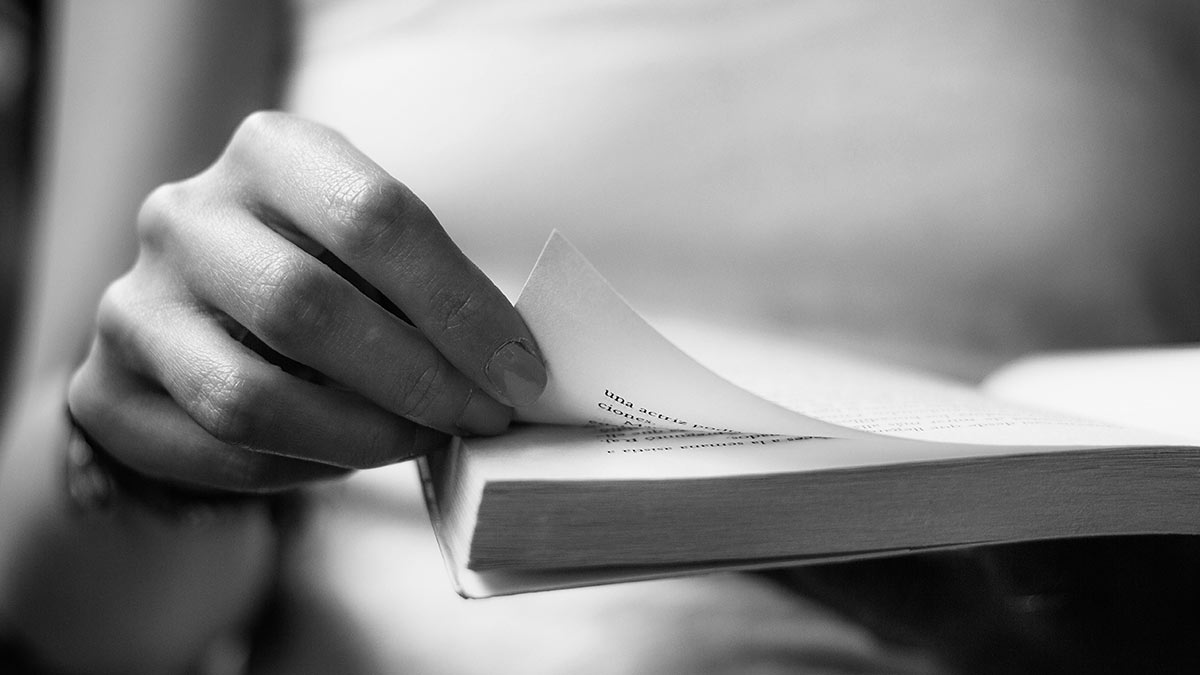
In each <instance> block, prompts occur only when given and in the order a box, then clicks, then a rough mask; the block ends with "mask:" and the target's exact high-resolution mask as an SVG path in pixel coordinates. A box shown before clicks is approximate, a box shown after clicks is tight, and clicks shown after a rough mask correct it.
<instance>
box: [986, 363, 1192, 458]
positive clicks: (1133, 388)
mask: <svg viewBox="0 0 1200 675" xmlns="http://www.w3.org/2000/svg"><path fill="white" fill-rule="evenodd" d="M983 386H984V389H985V390H986V391H987V392H988V393H989V394H991V395H993V396H996V397H998V398H1005V399H1008V400H1012V401H1020V402H1023V403H1025V404H1027V405H1036V406H1038V407H1040V408H1045V409H1046V410H1058V411H1061V412H1064V413H1068V414H1072V415H1079V416H1081V417H1093V418H1096V419H1105V420H1110V421H1113V422H1119V423H1121V424H1124V425H1127V426H1130V427H1136V428H1144V429H1151V430H1154V431H1157V432H1161V433H1166V434H1171V435H1172V436H1177V437H1179V438H1180V439H1183V440H1186V441H1189V442H1191V443H1200V348H1197V347H1195V346H1191V345H1189V346H1178V347H1150V348H1144V349H1113V350H1105V351H1091V352H1073V353H1061V354H1046V355H1041V356H1036V357H1029V358H1025V359H1022V360H1020V361H1017V362H1015V363H1013V364H1011V365H1009V366H1008V367H1006V368H1003V369H1001V370H999V371H997V372H996V373H994V374H993V375H992V376H991V377H989V378H988V379H987V381H986V382H985V383H984V385H983Z"/></svg>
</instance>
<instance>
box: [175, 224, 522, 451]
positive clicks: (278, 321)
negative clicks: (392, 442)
mask: <svg viewBox="0 0 1200 675" xmlns="http://www.w3.org/2000/svg"><path fill="white" fill-rule="evenodd" d="M206 216H207V217H206V222H205V223H204V226H202V227H201V226H190V227H188V226H184V227H179V228H177V231H176V233H175V235H174V236H175V237H176V240H175V241H174V242H173V243H172V246H174V247H175V248H176V249H177V250H175V251H173V258H174V259H175V261H176V269H177V271H178V272H179V273H180V274H181V275H182V276H183V277H184V282H185V283H186V285H187V286H188V288H189V289H190V290H191V292H192V293H194V294H195V295H196V296H197V299H199V300H200V301H202V302H204V303H206V304H207V305H208V306H210V307H212V308H215V309H216V310H219V311H220V312H222V313H224V314H227V315H229V316H230V317H232V319H233V320H234V321H236V322H237V323H238V324H239V325H241V326H243V327H245V328H246V329H248V330H249V331H250V332H251V333H252V334H254V335H255V336H256V337H258V338H259V339H260V340H262V341H263V342H265V343H266V344H267V345H268V346H269V347H271V348H272V349H274V350H275V351H277V352H279V353H281V354H283V355H284V356H286V357H288V358H289V359H292V360H294V361H298V362H300V363H302V364H304V365H306V366H309V367H311V368H313V369H316V370H317V371H319V372H320V373H322V374H323V375H325V376H327V377H329V378H332V379H333V380H335V381H336V382H338V383H340V384H341V385H343V386H344V387H346V388H348V389H351V390H353V391H355V392H358V393H360V394H362V395H363V396H365V397H366V398H367V399H370V401H372V402H374V403H375V404H377V405H378V406H379V407H381V408H382V409H383V410H386V411H388V412H390V413H393V414H394V415H395V416H400V417H403V418H406V419H408V420H411V421H413V422H416V423H417V424H420V425H423V426H428V427H433V428H436V429H439V430H441V431H444V432H446V433H451V434H459V435H463V434H496V433H499V432H501V431H503V430H504V429H505V428H506V427H507V426H508V423H509V420H510V417H511V412H510V410H509V409H508V408H506V407H504V406H503V405H501V404H500V403H497V402H496V401H495V400H493V399H492V398H491V397H489V396H487V395H486V394H484V393H482V392H480V391H478V387H477V386H476V385H475V384H474V383H473V382H471V381H470V380H469V379H467V378H466V377H465V376H464V375H463V374H462V373H460V372H459V371H458V370H457V369H456V368H455V367H454V366H453V365H452V364H450V362H449V361H447V360H446V358H445V357H444V356H443V355H442V354H441V353H440V352H439V351H438V350H437V349H436V348H435V347H434V346H433V345H432V344H431V343H430V342H429V341H428V340H427V339H425V337H424V336H423V335H422V334H421V333H420V332H419V331H418V330H417V329H415V328H413V327H412V326H410V325H408V324H406V323H405V322H403V321H401V320H400V319H398V318H396V317H395V316H393V315H392V314H390V313H389V312H387V311H386V310H385V309H383V308H382V307H381V306H380V305H378V304H376V303H375V302H372V301H371V300H370V299H368V298H367V297H366V296H365V295H363V294H362V293H360V292H359V291H358V290H357V289H356V288H354V286H353V285H351V283H350V282H349V281H347V280H346V279H344V278H342V277H341V276H339V275H338V274H336V273H335V272H334V271H333V270H331V269H330V268H329V267H327V266H326V265H324V264H322V263H321V262H320V261H318V260H317V259H315V258H313V257H312V256H310V255H308V254H307V253H305V252H304V251H302V250H301V249H299V248H297V247H295V246H293V245H291V244H290V243H288V242H287V241H284V240H282V239H281V238H280V237H279V236H278V235H277V234H276V233H274V232H272V231H271V230H269V229H267V228H266V227H265V226H263V225H262V224H261V223H259V222H257V221H255V220H254V219H252V218H250V217H249V215H248V214H245V213H244V212H240V211H227V212H211V211H210V212H208V213H207V214H206ZM216 257H219V258H220V259H221V260H222V265H221V266H220V267H219V268H218V267H214V266H213V265H211V264H208V261H209V260H212V259H214V258H216ZM220 338H221V336H210V337H208V338H206V339H205V340H204V341H202V343H201V344H198V345H197V346H196V349H197V350H199V349H202V348H204V347H208V348H210V349H211V345H215V344H220V343H221V339H220ZM224 341H225V342H229V340H228V338H225V340H224ZM236 351H242V352H244V351H245V350H235V351H234V352H230V351H229V350H228V349H227V350H226V353H225V354H222V355H221V357H222V358H223V359H224V363H229V362H230V361H231V358H232V355H233V353H236ZM177 356H178V357H179V358H186V357H187V352H186V351H185V352H181V353H179V354H178V355H177ZM245 368H246V372H252V371H251V370H250V369H249V367H248V366H245ZM199 384H200V385H204V384H205V383H199ZM209 384H211V383H209ZM203 390H204V388H203V386H201V390H200V391H199V392H197V393H202V392H203ZM331 391H334V390H327V389H326V388H323V387H316V386H314V385H308V384H307V383H305V386H297V387H296V391H295V395H297V396H305V397H308V398H306V399H305V400H314V399H318V398H321V397H324V398H328V397H329V396H330V395H331V393H330V392H331ZM185 393H186V392H185ZM339 396H344V394H339ZM177 398H179V396H177ZM372 407H374V406H372ZM378 412H382V411H378Z"/></svg>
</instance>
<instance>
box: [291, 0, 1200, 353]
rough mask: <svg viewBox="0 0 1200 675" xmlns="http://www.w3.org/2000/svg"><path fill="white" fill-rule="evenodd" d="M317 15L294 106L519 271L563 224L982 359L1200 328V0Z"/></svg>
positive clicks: (670, 291)
mask: <svg viewBox="0 0 1200 675" xmlns="http://www.w3.org/2000/svg"><path fill="white" fill-rule="evenodd" d="M368 17H369V19H368ZM299 28H300V30H299V39H298V42H297V46H296V59H295V67H294V69H293V71H292V78H291V80H290V86H289V89H288V92H289V93H288V96H287V98H286V102H285V105H286V107H288V108H290V109H292V110H296V111H298V112H300V113H302V114H304V115H307V116H310V117H313V118H315V119H318V120H321V121H324V122H326V123H328V124H330V125H332V126H334V127H336V128H338V129H340V130H342V131H343V132H344V133H346V134H347V135H348V136H349V137H350V138H351V139H352V140H353V141H355V142H356V143H358V144H360V145H361V146H362V147H363V148H364V149H365V150H366V151H367V152H368V154H370V155H372V156H373V157H375V158H376V159H377V160H378V161H379V162H380V163H382V164H383V165H384V166H385V167H386V168H388V169H389V170H390V171H392V172H393V173H394V174H395V175H396V176H399V177H400V178H401V179H402V180H404V181H406V182H407V183H408V184H409V185H410V186H411V187H413V189H414V190H415V191H416V192H417V193H418V194H419V195H422V196H423V197H424V199H425V200H426V201H427V202H428V203H429V204H430V205H431V206H432V207H433V209H434V211H435V212H436V213H438V214H439V216H440V217H441V218H442V220H443V222H444V224H445V225H446V227H447V228H448V229H449V230H450V231H451V233H452V234H454V235H455V236H456V237H457V238H458V239H459V240H460V242H461V244H462V245H463V246H464V248H466V249H467V251H468V252H469V253H470V254H471V255H472V256H473V257H474V258H475V259H476V260H477V261H478V262H479V263H480V264H481V265H482V266H483V267H484V269H485V270H487V271H489V272H490V273H491V274H493V276H494V277H496V278H497V279H498V280H499V281H500V282H501V284H502V285H503V286H505V287H506V288H508V289H517V288H519V285H520V283H521V280H522V279H523V275H524V274H525V273H526V272H527V271H528V269H529V267H530V266H531V264H532V262H533V260H534V257H535V255H536V253H537V251H538V250H539V248H540V245H541V242H542V241H543V240H544V239H545V237H546V234H547V233H548V232H549V230H550V229H551V228H555V227H557V228H561V229H562V230H563V231H564V232H565V233H566V234H567V235H568V237H570V238H571V239H572V240H573V241H574V242H575V243H576V244H577V246H579V247H580V248H581V249H582V250H583V252H584V253H585V254H586V255H588V256H589V257H591V259H592V260H593V262H595V263H596V264H597V266H598V267H599V268H600V270H601V271H602V272H603V273H605V274H606V275H608V276H609V277H610V279H611V280H612V281H613V282H614V284H615V285H616V286H617V288H618V289H619V290H621V291H622V292H623V293H624V294H626V295H627V296H628V297H629V298H630V299H631V300H632V301H633V303H634V304H635V305H636V306H637V307H639V308H641V309H643V310H646V311H650V312H667V313H671V312H677V313H686V314H699V315H702V316H706V317H709V318H711V319H713V320H716V321H728V320H732V321H750V322H754V323H757V324H762V325H766V326H769V327H771V328H772V329H775V330H783V331H787V332H791V333H802V334H809V335H813V336H816V337H818V338H821V337H823V338H825V339H836V340H837V341H839V342H842V343H845V344H854V345H856V346H859V347H861V348H862V349H865V350H868V351H872V352H876V353H881V354H884V355H887V356H890V357H898V358H902V359H905V360H909V361H914V362H917V363H920V364H921V365H926V366H931V367H934V368H938V369H941V370H944V371H949V372H956V373H958V374H963V375H967V376H977V375H978V374H979V373H981V372H983V371H985V370H986V369H987V368H989V367H990V366H991V365H994V364H995V363H996V362H998V361H1002V360H1005V359H1007V358H1011V357H1012V356H1014V355H1016V354H1020V353H1023V352H1027V351H1030V350H1039V349H1047V348H1056V347H1068V346H1098V345H1111V344H1129V343H1138V342H1146V341H1162V340H1180V339H1191V338H1195V337H1197V335H1198V333H1197V330H1198V326H1200V324H1198V323H1197V316H1198V313H1197V312H1198V310H1200V306H1197V303H1196V302H1195V300H1196V298H1197V295H1196V291H1197V289H1198V288H1200V287H1198V286H1197V282H1198V281H1200V280H1198V279H1197V275H1196V269H1197V268H1196V265H1195V264H1194V260H1195V256H1196V253H1197V252H1198V251H1200V249H1198V248H1197V243H1198V237H1200V235H1198V234H1197V232H1196V225H1197V221H1198V218H1200V216H1198V214H1200V189H1197V186H1200V131H1198V128H1197V120H1198V119H1200V12H1198V11H1197V7H1196V5H1195V3H1191V2H1151V3H1147V2H1127V1H1116V0H1108V1H1105V2H1061V3H1042V2H1036V1H1032V0H1003V1H994V2H982V3H978V2H976V3H957V2H945V1H941V0H925V1H920V2H905V3H884V4H880V3H872V2H799V3H797V2H762V1H757V2H750V3H728V2H721V1H717V0H706V1H701V2H627V1H616V2H614V1H597V0H584V1H582V2H573V3H570V4H569V5H564V4H562V3H555V2H511V3H487V2H449V3H433V2H410V3H389V2H381V1H378V0H352V1H348V2H328V1H326V2H307V3H302V9H301V11H300V12H299Z"/></svg>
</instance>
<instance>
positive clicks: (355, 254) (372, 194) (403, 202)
mask: <svg viewBox="0 0 1200 675" xmlns="http://www.w3.org/2000/svg"><path fill="white" fill-rule="evenodd" d="M415 199H416V198H415V197H414V196H413V195H412V193H410V192H409V191H408V189H407V188H405V187H404V186H403V185H401V184H400V183H397V182H396V181H394V180H390V179H383V180H380V179H378V178H375V177H372V176H367V175H363V174H361V173H358V172H355V173H353V174H352V175H348V176H345V177H343V178H341V179H340V180H338V181H335V184H334V188H333V189H332V190H331V192H330V197H329V200H330V210H331V212H332V214H333V216H334V219H335V220H336V221H337V222H338V223H339V228H338V234H337V237H338V239H339V243H340V249H341V250H342V251H343V252H344V254H345V255H346V256H347V257H348V258H350V260H351V261H354V260H360V259H362V258H363V257H365V256H367V255H372V254H378V253H380V252H384V253H386V252H388V251H390V250H391V249H392V248H393V247H394V246H395V245H396V242H398V241H400V240H402V239H403V238H404V234H405V232H404V224H405V222H406V219H405V217H404V215H405V213H407V212H408V210H409V209H410V208H412V205H413V201H414V200H415ZM381 248H382V249H383V251H380V249H381Z"/></svg>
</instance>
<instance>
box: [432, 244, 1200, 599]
mask: <svg viewBox="0 0 1200 675" xmlns="http://www.w3.org/2000/svg"><path fill="white" fill-rule="evenodd" d="M517 309H518V311H519V312H520V313H521V315H522V316H523V317H524V319H525V321H526V323H527V324H528V325H529V328H530V330H531V331H532V332H533V334H534V336H535V338H536V339H537V341H538V345H539V347H540V348H541V350H542V353H543V356H544V357H545V360H546V363H547V368H548V372H549V384H548V386H547V389H546V392H545V394H544V395H543V396H542V398H541V399H540V400H539V401H538V402H537V403H536V404H534V405H532V406H530V407H527V408H522V409H518V410H517V419H518V420H520V421H521V424H518V425H515V426H514V428H513V429H512V431H510V432H509V433H507V434H505V435H503V436H500V437H497V438H488V439H466V440H458V441H456V442H455V443H454V445H453V447H452V448H451V449H450V450H449V451H448V452H446V453H441V454H439V455H436V456H433V457H430V458H429V459H427V460H423V466H422V473H423V476H424V479H425V485H426V495H427V498H428V501H429V506H430V512H431V515H432V518H433V522H434V529H435V531H436V533H437V536H438V540H439V543H440V545H441V547H442V551H443V555H444V556H445V558H446V562H447V566H448V568H449V570H450V572H451V576H452V577H453V579H454V582H455V585H456V587H457V589H458V590H459V592H460V593H462V594H464V595H467V596H470V597H483V596H489V595H497V594H507V593H517V592H524V591H530V590H543V589H551V588H561V587H568V586H578V585H586V584H594V583H605V582H613V581H621V580H632V579H644V578H653V577H659V576H670V575H678V574H684V573H691V572H699V571H709V570H717V569H753V568H760V567H770V566H778V565H791V564H800V563H804V562H825V561H834V560H848V559H855V558H861V557H869V556H882V555H896V554H899V553H903V552H906V551H916V550H931V549H938V548H954V547H963V546H971V545H979V544H987V543H997V542H1011V541H1026V540H1036V539H1046V538H1059V537H1077V536H1091V535H1112V534H1141V533H1160V534H1161V533H1196V534H1200V449H1197V448H1195V447H1191V446H1190V445H1189V443H1188V441H1187V439H1188V438H1189V437H1192V438H1197V439H1200V424H1196V423H1195V422H1194V421H1193V420H1194V418H1196V417H1200V415H1188V414H1176V415H1174V416H1168V417H1167V418H1166V419H1165V420H1164V419H1159V420H1155V422H1156V424H1155V426H1157V427H1158V429H1157V430H1155V429H1151V430H1146V429H1142V428H1138V422H1139V418H1138V416H1137V410H1136V408H1137V406H1132V407H1130V406H1126V407H1125V408H1121V407H1120V406H1114V405H1108V407H1107V408H1106V407H1105V402H1108V403H1109V404H1111V402H1112V401H1113V400H1116V398H1119V397H1105V396H1103V395H1102V394H1103V392H1105V391H1111V390H1113V389H1114V383H1113V382H1111V381H1110V382H1109V383H1108V386H1107V387H1105V386H1104V382H1103V381H1102V378H1100V379H1098V378H1097V377H1096V376H1095V373H1096V372H1097V368H1108V369H1109V370H1110V371H1111V372H1118V371H1120V370H1121V369H1122V368H1125V369H1126V370H1128V369H1129V368H1128V367H1127V366H1124V365H1122V364H1124V363H1127V362H1133V363H1135V364H1143V363H1149V364H1155V363H1158V364H1161V365H1157V366H1153V367H1149V368H1141V367H1140V366H1135V367H1134V368H1133V370H1132V371H1131V372H1133V373H1134V374H1137V373H1153V371H1154V370H1155V368H1158V369H1159V370H1163V371H1164V374H1166V376H1165V377H1164V378H1163V381H1168V382H1169V381H1179V380H1180V379H1181V377H1182V376H1181V375H1180V374H1178V372H1177V371H1173V370H1172V369H1173V368H1175V367H1176V366H1177V365H1178V364H1179V363H1180V359H1185V360H1188V359H1190V361H1193V362H1196V366H1198V367H1197V368H1195V369H1194V370H1193V372H1194V373H1200V356H1193V355H1192V352H1191V351H1190V350H1186V351H1177V352H1173V351H1161V352H1148V353H1147V354H1142V355H1133V356H1125V357H1116V359H1115V360H1112V359H1108V361H1109V362H1106V357H1103V356H1100V357H1088V356H1077V357H1053V358H1048V359H1043V360H1040V361H1039V360H1028V361H1025V362H1022V363H1018V364H1014V365H1013V366H1011V367H1009V368H1006V369H1004V370H1002V371H1001V372H999V373H997V374H996V375H994V376H993V377H992V378H991V379H990V380H989V381H988V382H987V383H985V386H984V387H982V388H979V389H977V388H972V387H968V386H965V385H961V384H958V383H954V382H952V381H948V380H942V379H939V378H936V377H933V376H925V375H922V374H919V373H911V372H907V371H905V370H903V369H899V368H892V367H889V366H886V365H881V364H874V363H870V362H867V361H863V360H860V359H857V358H851V357H848V356H845V355H841V354H838V353H835V352H828V351H822V350H820V349H817V348H814V347H811V346H807V345H803V344H795V343H792V342H789V341H785V340H775V339H767V338H762V337H750V336H747V335H744V334H740V333H739V332H737V331H733V330H727V329H721V328H717V327H713V326H701V327H692V328H691V329H689V328H688V327H687V326H684V327H682V328H680V327H679V326H676V331H675V333H676V338H675V341H674V342H673V341H668V340H667V339H666V338H664V337H663V336H662V335H661V334H660V333H659V332H657V331H656V330H655V329H653V328H651V327H650V326H649V324H647V323H646V322H645V321H644V320H642V319H641V318H640V317H639V316H638V315H637V314H636V313H635V312H634V311H633V310H632V309H631V308H630V307H629V306H628V305H627V304H626V303H625V302H624V301H623V300H622V299H621V298H620V296H619V295H617V293H616V292H615V291H614V290H613V289H612V288H611V287H610V286H609V285H608V283H607V282H606V281H605V280H604V279H603V278H602V277H601V276H600V275H599V273H597V272H596V270H595V269H594V268H593V267H592V266H591V265H590V264H589V263H588V262H587V261H586V260H585V259H584V258H583V257H582V256H581V255H580V254H579V253H578V251H576V250H575V249H574V248H573V247H572V246H571V245H570V244H569V243H567V241H566V240H565V239H563V238H562V237H561V236H560V235H558V234H557V233H556V234H554V235H551V238H550V241H549V242H548V243H547V245H546V248H545V250H544V251H543V252H542V255H541V258H540V259H539V260H538V263H537V265H536V267H535V268H534V270H533V273H532V274H531V275H530V278H529V281H528V282H527V283H526V286H525V289H524V291H523V292H522V294H521V297H520V299H519V300H518V302H517ZM676 343H678V344H679V345H680V346H676ZM681 347H682V348H681ZM1097 361H1100V365H1099V366H1098V365H1097V364H1096V362H1097ZM702 364H703V365H702ZM1171 364H1175V365H1171ZM1172 372H1174V375H1173V376H1172V375H1171V373H1172ZM718 373H719V374H718ZM1134 379H1136V378H1134ZM1143 379H1145V378H1143ZM1130 381H1134V380H1130ZM1141 384H1142V385H1143V386H1144V388H1145V389H1146V391H1147V392H1148V393H1147V396H1149V395H1151V394H1153V395H1157V396H1158V397H1159V398H1160V399H1162V400H1172V401H1178V400H1180V399H1183V400H1185V401H1190V402H1195V403H1196V404H1197V405H1200V396H1198V395H1196V394H1195V393H1192V392H1188V391H1186V388H1185V389H1181V390H1180V391H1177V392H1174V393H1173V395H1170V394H1164V393H1163V392H1162V391H1161V390H1160V385H1161V382H1157V381H1145V382H1141ZM1189 384H1190V383H1189ZM1055 392H1057V395H1056V393H1055ZM1188 394H1191V395H1190V396H1189V395H1188ZM1089 397H1091V398H1092V399H1097V400H1096V401H1093V403H1094V405H1093V408H1094V409H1100V410H1103V411H1104V412H1106V413H1107V414H1108V417H1109V420H1099V421H1098V420H1096V419H1093V418H1092V417H1091V416H1090V415H1091V414H1092V413H1093V410H1092V409H1089V408H1088V405H1087V403H1088V399H1089ZM1134 398H1137V397H1134ZM1140 400H1143V401H1144V400H1148V399H1146V397H1145V396H1143V397H1141V399H1140ZM1031 403H1033V404H1035V405H1031ZM1072 407H1074V408H1075V409H1073V410H1072V409H1071V408H1072ZM1143 407H1149V408H1154V409H1158V408H1159V407H1161V406H1143ZM1176 407H1178V404H1176ZM1056 408H1058V409H1067V412H1066V413H1064V412H1061V411H1058V412H1056V411H1055V409H1056ZM1112 420H1119V421H1121V422H1124V424H1117V423H1114V422H1113V421H1112ZM1130 422H1132V424H1129V423H1130ZM1172 422H1182V423H1183V425H1184V426H1177V427H1174V428H1172V427H1171V423H1172ZM1187 423H1191V424H1193V425H1194V426H1196V427H1197V429H1189V428H1187V426H1186V424H1187Z"/></svg>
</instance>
